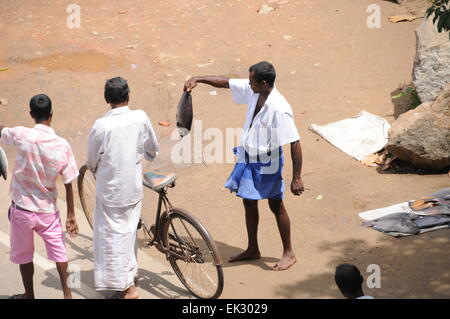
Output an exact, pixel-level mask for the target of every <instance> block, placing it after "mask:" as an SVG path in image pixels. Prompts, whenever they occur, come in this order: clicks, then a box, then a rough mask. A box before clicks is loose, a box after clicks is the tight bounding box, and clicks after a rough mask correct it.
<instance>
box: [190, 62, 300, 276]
mask: <svg viewBox="0 0 450 319" xmlns="http://www.w3.org/2000/svg"><path fill="white" fill-rule="evenodd" d="M275 77H276V73H275V69H274V67H273V65H272V64H270V63H269V62H260V63H257V64H255V65H253V66H251V67H250V68H249V79H229V78H226V77H221V76H198V77H193V78H191V79H189V80H188V81H186V83H185V85H184V91H187V92H190V91H191V90H192V89H193V88H195V87H196V85H197V83H204V84H209V85H211V86H214V87H217V88H229V89H231V93H232V96H233V100H234V101H235V102H236V103H238V104H247V116H246V120H245V123H244V131H243V134H242V136H241V140H240V141H241V146H239V147H236V148H235V149H234V150H233V151H234V153H235V155H236V156H237V159H238V160H237V163H236V165H235V167H234V169H233V172H232V173H231V175H230V177H229V178H228V180H227V182H226V184H225V187H226V188H229V189H230V190H231V191H232V192H233V191H234V192H236V195H237V196H239V197H241V198H243V204H244V208H245V219H246V227H247V235H248V247H247V249H246V250H245V251H243V252H241V253H239V254H237V255H234V256H232V257H230V258H229V261H230V262H236V261H243V260H251V259H258V258H260V257H261V254H260V250H259V246H258V240H257V231H258V222H259V212H258V201H259V200H261V199H268V202H269V207H270V210H271V211H272V212H273V213H274V215H275V217H276V220H277V225H278V229H279V232H280V235H281V240H282V243H283V255H282V257H281V259H280V260H279V261H278V262H277V263H276V264H275V265H274V266H273V268H272V269H273V270H278V271H279V270H286V269H288V268H290V267H291V266H292V265H294V264H295V263H296V261H297V259H296V257H295V254H294V251H293V249H292V244H291V238H290V237H291V231H290V220H289V216H288V213H287V211H286V208H285V206H284V204H283V195H284V188H285V187H284V182H283V177H282V166H283V163H284V156H283V150H282V146H283V145H285V144H290V145H291V158H292V163H293V177H292V182H291V192H292V193H293V194H294V195H296V196H299V195H301V194H302V193H303V191H304V186H303V181H302V178H301V170H302V149H301V144H300V136H299V134H298V131H297V128H296V126H295V122H294V118H293V112H292V108H291V106H290V105H289V103H288V102H287V101H286V99H285V98H284V97H283V96H282V95H281V94H280V93H279V92H278V90H277V89H276V87H275V86H274V82H275Z"/></svg>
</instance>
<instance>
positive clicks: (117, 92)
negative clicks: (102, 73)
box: [105, 77, 130, 105]
mask: <svg viewBox="0 0 450 319" xmlns="http://www.w3.org/2000/svg"><path fill="white" fill-rule="evenodd" d="M129 93H130V89H129V87H128V82H127V81H126V80H125V79H123V78H121V77H117V78H112V79H109V80H107V81H106V83H105V100H106V103H110V104H113V105H117V104H121V103H125V102H128V97H129Z"/></svg>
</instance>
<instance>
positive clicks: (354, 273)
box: [334, 264, 364, 295]
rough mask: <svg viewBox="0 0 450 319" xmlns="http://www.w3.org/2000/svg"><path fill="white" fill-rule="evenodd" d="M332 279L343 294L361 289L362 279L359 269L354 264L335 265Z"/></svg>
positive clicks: (354, 292)
mask: <svg viewBox="0 0 450 319" xmlns="http://www.w3.org/2000/svg"><path fill="white" fill-rule="evenodd" d="M334 280H335V281H336V284H337V285H338V287H339V289H340V290H341V292H342V293H343V294H344V293H347V294H350V295H352V294H356V293H358V292H360V291H362V284H363V281H364V279H363V277H362V276H361V273H360V272H359V269H358V268H357V267H356V266H354V265H349V264H342V265H339V266H337V267H336V273H335V275H334Z"/></svg>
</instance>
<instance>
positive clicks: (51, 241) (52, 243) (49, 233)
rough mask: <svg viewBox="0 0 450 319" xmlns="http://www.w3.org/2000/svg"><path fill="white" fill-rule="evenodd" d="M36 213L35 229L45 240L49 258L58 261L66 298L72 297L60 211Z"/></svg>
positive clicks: (57, 267)
mask: <svg viewBox="0 0 450 319" xmlns="http://www.w3.org/2000/svg"><path fill="white" fill-rule="evenodd" d="M36 215H37V223H36V228H35V229H36V232H37V233H38V234H39V235H40V236H41V238H42V239H43V240H44V243H45V248H46V250H47V257H48V259H50V260H52V261H54V262H55V263H56V269H57V270H58V274H59V279H60V281H61V286H62V290H63V296H64V299H72V292H71V290H70V288H69V286H68V284H67V280H68V279H69V273H68V272H67V268H68V263H67V254H66V247H65V244H64V233H63V230H62V225H61V219H60V217H59V212H56V213H53V214H36Z"/></svg>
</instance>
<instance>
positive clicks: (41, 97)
mask: <svg viewBox="0 0 450 319" xmlns="http://www.w3.org/2000/svg"><path fill="white" fill-rule="evenodd" d="M30 111H31V116H33V118H34V119H35V121H36V122H41V121H45V120H48V119H49V118H50V116H51V115H52V100H50V98H49V97H48V96H47V95H45V94H38V95H35V96H33V97H32V98H31V100H30Z"/></svg>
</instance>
